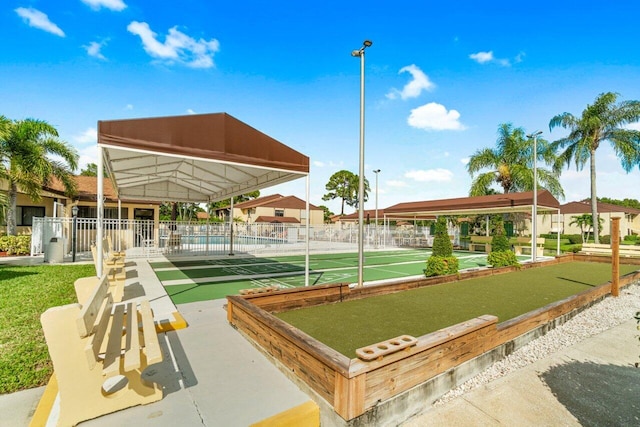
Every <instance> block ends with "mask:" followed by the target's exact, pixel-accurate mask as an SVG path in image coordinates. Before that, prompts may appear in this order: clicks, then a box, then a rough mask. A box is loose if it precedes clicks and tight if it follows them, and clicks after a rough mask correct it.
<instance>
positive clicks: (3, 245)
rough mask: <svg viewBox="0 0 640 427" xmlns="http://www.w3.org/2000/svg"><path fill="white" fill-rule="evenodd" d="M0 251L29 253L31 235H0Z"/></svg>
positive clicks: (8, 253) (14, 253) (9, 253)
mask: <svg viewBox="0 0 640 427" xmlns="http://www.w3.org/2000/svg"><path fill="white" fill-rule="evenodd" d="M0 252H6V253H7V255H28V254H29V253H31V235H29V234H21V235H19V236H0Z"/></svg>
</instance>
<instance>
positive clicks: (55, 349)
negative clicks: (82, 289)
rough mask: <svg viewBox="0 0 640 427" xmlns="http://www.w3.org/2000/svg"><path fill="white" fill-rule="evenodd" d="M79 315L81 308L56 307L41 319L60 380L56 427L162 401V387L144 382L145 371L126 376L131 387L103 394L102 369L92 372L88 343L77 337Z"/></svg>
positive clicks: (99, 365) (73, 306)
mask: <svg viewBox="0 0 640 427" xmlns="http://www.w3.org/2000/svg"><path fill="white" fill-rule="evenodd" d="M79 312H80V306H79V305H78V304H70V305H66V306H62V307H53V308H51V309H49V310H47V311H46V312H44V313H43V314H42V317H41V323H42V328H43V330H44V334H45V338H46V340H47V346H48V348H49V354H50V355H51V360H52V361H53V368H54V370H55V373H56V377H57V379H58V393H59V401H60V412H59V418H58V422H57V425H58V426H70V425H71V426H73V425H76V424H78V423H80V422H82V421H86V420H89V419H92V418H96V417H99V416H101V415H105V414H109V413H112V412H116V411H119V410H121V409H125V408H129V407H131V406H136V405H144V404H148V403H152V402H156V401H158V400H160V399H162V389H161V387H160V386H159V385H158V384H155V383H149V382H147V381H145V380H144V379H142V377H141V373H142V371H143V370H144V369H143V368H141V369H140V370H135V371H131V372H127V373H125V374H124V376H125V378H126V379H127V381H128V384H127V385H126V386H125V387H123V388H122V389H121V390H119V391H116V392H115V393H113V394H111V395H107V394H106V393H104V391H103V388H102V386H103V384H104V381H105V377H104V376H103V375H102V369H101V368H102V365H101V364H98V365H96V367H95V368H94V369H89V366H88V364H87V356H86V355H85V351H84V348H85V345H86V341H87V339H86V338H85V339H81V338H79V337H78V331H77V328H76V326H75V319H76V317H77V316H78V313H79ZM143 367H146V364H143Z"/></svg>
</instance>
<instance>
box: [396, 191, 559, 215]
mask: <svg viewBox="0 0 640 427" xmlns="http://www.w3.org/2000/svg"><path fill="white" fill-rule="evenodd" d="M532 205H533V191H526V192H523V193H507V194H492V195H489V196H475V197H460V198H456V199H442V200H427V201H423V202H408V203H398V204H397V205H393V206H391V207H389V208H385V216H387V217H412V216H414V215H464V214H467V213H474V214H488V213H501V212H530V211H531V206H532ZM537 206H538V207H537V211H538V212H557V210H558V208H559V207H560V203H559V202H558V200H557V199H556V198H555V197H553V195H552V194H551V193H549V192H548V191H547V190H540V191H538V203H537Z"/></svg>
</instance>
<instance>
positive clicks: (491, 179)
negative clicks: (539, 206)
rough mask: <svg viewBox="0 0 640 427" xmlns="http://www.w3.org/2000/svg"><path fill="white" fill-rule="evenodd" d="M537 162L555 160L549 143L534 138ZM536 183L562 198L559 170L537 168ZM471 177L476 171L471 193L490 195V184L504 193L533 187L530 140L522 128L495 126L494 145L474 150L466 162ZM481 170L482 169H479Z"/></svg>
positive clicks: (471, 194)
mask: <svg viewBox="0 0 640 427" xmlns="http://www.w3.org/2000/svg"><path fill="white" fill-rule="evenodd" d="M537 148H538V149H537V158H538V161H542V162H544V163H548V164H552V163H553V162H554V161H555V155H554V153H553V151H551V150H550V149H549V143H548V142H547V141H545V140H544V139H543V138H538V141H537ZM536 169H537V172H538V181H539V183H538V185H539V186H540V187H542V188H545V189H547V190H549V192H551V194H553V195H554V196H556V197H564V191H563V190H562V186H561V185H560V181H559V180H558V177H559V172H554V171H549V170H547V169H544V168H540V167H536ZM467 171H468V172H469V174H470V175H471V176H472V178H473V176H474V175H475V174H478V175H477V176H476V177H475V178H474V179H473V181H472V183H471V189H470V190H469V195H470V196H482V195H485V194H490V192H491V186H492V185H493V184H498V185H500V186H501V187H502V190H503V191H504V193H512V192H518V191H531V190H533V175H534V173H533V139H532V138H527V137H526V136H525V131H524V130H523V129H522V128H520V127H519V128H514V127H513V125H512V124H511V123H503V124H501V125H500V126H498V139H497V140H496V147H495V148H483V149H480V150H478V151H476V152H475V154H473V155H472V156H471V157H470V159H469V163H468V164H467ZM482 171H483V172H482Z"/></svg>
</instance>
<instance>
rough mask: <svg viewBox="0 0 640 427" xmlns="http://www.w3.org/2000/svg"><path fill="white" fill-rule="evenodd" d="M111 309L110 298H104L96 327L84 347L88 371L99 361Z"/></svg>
mask: <svg viewBox="0 0 640 427" xmlns="http://www.w3.org/2000/svg"><path fill="white" fill-rule="evenodd" d="M112 308H113V304H112V301H111V298H110V297H107V298H105V299H104V300H103V302H102V306H101V307H100V311H99V313H98V325H97V326H96V328H95V330H94V332H93V335H91V336H90V337H89V340H88V341H87V343H86V346H85V347H84V353H85V355H86V357H87V363H88V365H89V369H93V368H95V366H96V362H97V361H98V360H99V355H100V352H101V351H102V345H103V343H104V341H105V335H106V333H107V330H108V325H109V321H110V320H111V310H112Z"/></svg>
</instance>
